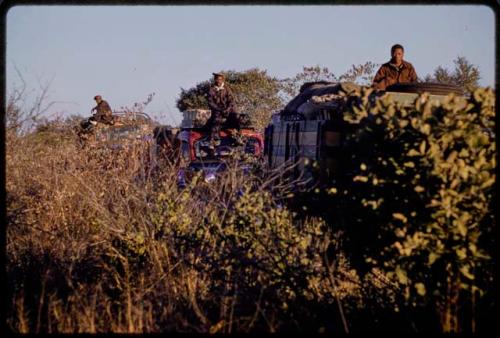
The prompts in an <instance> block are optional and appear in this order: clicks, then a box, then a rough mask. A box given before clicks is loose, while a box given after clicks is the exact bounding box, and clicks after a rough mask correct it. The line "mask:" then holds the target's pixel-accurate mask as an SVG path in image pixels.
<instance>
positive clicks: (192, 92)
mask: <svg viewBox="0 0 500 338" xmlns="http://www.w3.org/2000/svg"><path fill="white" fill-rule="evenodd" d="M221 73H222V74H224V75H225V77H226V83H227V84H228V85H229V86H230V87H231V89H232V91H233V94H234V96H235V101H236V106H237V110H238V112H245V113H247V114H249V115H250V120H251V122H252V125H253V126H255V127H256V128H257V129H260V130H263V129H264V128H265V127H266V126H267V125H268V123H269V121H270V118H271V114H272V112H273V111H275V110H278V109H279V108H280V107H281V106H282V102H281V101H280V99H279V97H278V92H279V90H280V88H279V82H278V80H277V79H276V78H273V77H270V76H269V75H267V72H266V71H265V70H260V69H258V68H254V69H250V70H247V71H242V72H237V71H231V70H230V71H223V72H221ZM210 85H211V80H206V81H202V82H200V83H198V84H197V85H195V86H194V87H192V88H190V89H183V88H181V93H180V95H179V98H178V100H177V108H179V110H180V111H186V110H188V109H208V103H207V92H208V89H209V87H210Z"/></svg>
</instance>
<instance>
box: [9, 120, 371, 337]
mask: <svg viewBox="0 0 500 338" xmlns="http://www.w3.org/2000/svg"><path fill="white" fill-rule="evenodd" d="M66 127H68V126H66ZM6 141H7V142H6V164H7V167H6V178H7V182H6V183H7V186H6V190H7V219H8V227H7V247H6V252H7V276H8V285H7V287H8V290H7V291H8V292H7V293H6V294H7V297H8V302H9V308H8V310H9V312H8V325H9V327H10V328H11V329H12V330H13V331H16V332H49V333H52V332H64V333H67V332H71V333H73V332H89V333H95V332H127V333H128V332H168V331H191V332H211V333H214V332H223V333H232V332H249V331H266V332H276V331H282V330H296V329H300V330H314V331H317V330H332V331H348V330H349V314H350V311H351V309H356V308H358V307H360V306H362V303H363V300H362V294H361V291H362V283H363V282H362V281H360V279H359V278H358V276H357V274H356V273H355V271H354V270H352V269H350V267H349V264H348V261H347V259H346V258H345V257H344V256H343V254H342V252H341V250H340V249H339V245H340V239H339V238H338V237H336V236H335V235H334V234H333V233H332V231H331V230H330V229H328V227H327V226H326V225H325V223H324V222H323V221H322V220H320V219H315V218H306V219H303V218H300V217H297V216H299V215H295V214H294V213H293V212H291V211H290V210H288V209H287V207H286V204H284V201H283V200H281V199H280V198H278V197H277V196H285V195H286V185H283V184H281V185H280V184H273V182H278V181H279V180H280V178H279V176H280V175H279V174H277V173H276V172H274V173H267V174H262V173H261V174H259V175H254V174H245V175H243V174H242V171H241V168H238V166H237V165H236V164H230V169H229V170H228V171H227V172H226V173H224V174H223V175H222V176H221V177H220V178H219V179H218V180H217V181H216V182H213V183H212V184H207V183H205V182H204V181H203V180H201V179H199V178H197V177H195V178H194V179H193V181H191V182H190V184H189V185H188V187H187V188H185V189H183V190H179V189H178V188H177V184H176V174H177V169H178V168H177V167H176V166H175V165H172V164H169V163H167V162H166V161H162V160H161V159H159V161H158V163H157V164H158V165H157V166H153V165H151V164H150V163H149V162H147V161H146V159H147V158H148V156H147V152H148V149H147V146H145V145H144V144H142V145H141V144H138V145H135V146H131V147H130V148H128V149H126V150H122V151H111V150H109V149H106V148H100V147H86V148H80V147H79V146H78V143H77V142H76V141H75V138H74V135H73V134H72V132H71V128H65V126H62V128H53V126H52V127H51V128H45V129H43V128H42V129H39V130H38V132H34V133H31V134H27V135H24V136H16V135H15V134H12V133H10V134H9V135H8V137H7V140H6ZM271 187H274V188H271ZM277 190H279V191H277Z"/></svg>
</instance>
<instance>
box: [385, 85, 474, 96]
mask: <svg viewBox="0 0 500 338" xmlns="http://www.w3.org/2000/svg"><path fill="white" fill-rule="evenodd" d="M385 91H387V92H399V93H419V94H420V93H423V92H427V93H430V94H434V95H448V94H450V93H453V94H456V95H464V93H463V90H462V89H461V88H460V87H458V86H455V85H451V84H445V83H435V82H411V83H396V84H393V85H391V86H389V87H387V88H386V89H385Z"/></svg>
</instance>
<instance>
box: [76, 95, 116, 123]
mask: <svg viewBox="0 0 500 338" xmlns="http://www.w3.org/2000/svg"><path fill="white" fill-rule="evenodd" d="M94 100H95V102H96V103H97V106H95V107H94V108H92V109H91V110H90V112H91V113H92V112H94V111H95V114H93V115H92V116H91V117H89V118H88V119H86V120H84V121H82V123H81V124H80V126H81V127H82V128H83V130H85V131H89V130H91V129H92V126H94V125H96V124H97V123H103V124H108V125H113V124H114V118H113V112H112V111H111V107H110V106H109V104H108V102H106V101H104V100H103V99H102V96H101V95H96V96H94Z"/></svg>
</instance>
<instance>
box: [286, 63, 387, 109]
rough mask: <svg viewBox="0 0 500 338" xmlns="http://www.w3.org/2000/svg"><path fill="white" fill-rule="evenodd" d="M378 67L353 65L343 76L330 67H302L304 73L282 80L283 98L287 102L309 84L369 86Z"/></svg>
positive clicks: (375, 65)
mask: <svg viewBox="0 0 500 338" xmlns="http://www.w3.org/2000/svg"><path fill="white" fill-rule="evenodd" d="M377 66H378V65H377V64H375V63H373V62H371V61H367V62H365V63H364V64H359V65H352V66H351V68H350V69H348V70H347V71H346V72H344V73H343V74H342V75H340V76H337V75H335V74H334V73H332V72H331V71H330V70H329V69H328V67H320V66H319V65H316V66H312V67H307V66H304V67H302V72H300V73H298V74H297V75H295V76H294V77H292V78H286V79H283V80H281V97H282V100H283V101H285V102H287V101H289V100H290V99H292V98H293V97H294V96H296V95H297V94H298V93H299V91H300V88H301V87H302V85H303V84H305V83H307V82H318V81H327V82H355V83H357V84H360V85H369V84H371V82H372V81H373V77H374V76H375V71H376V67H377Z"/></svg>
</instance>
